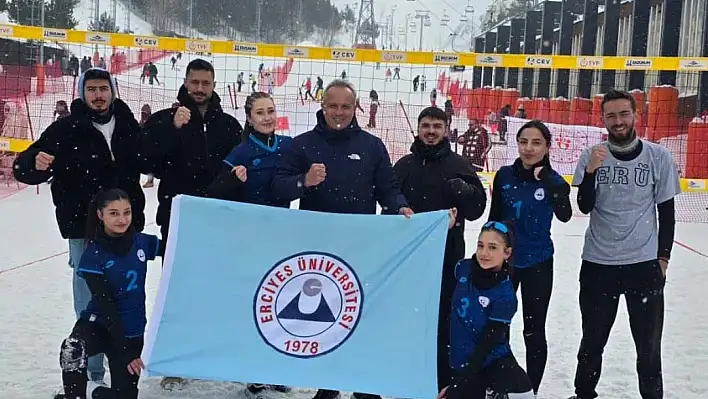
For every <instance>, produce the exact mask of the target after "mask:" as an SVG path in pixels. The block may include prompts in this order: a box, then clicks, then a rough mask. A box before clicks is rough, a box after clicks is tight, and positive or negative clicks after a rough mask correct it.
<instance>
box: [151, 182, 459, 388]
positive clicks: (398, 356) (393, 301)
mask: <svg viewBox="0 0 708 399" xmlns="http://www.w3.org/2000/svg"><path fill="white" fill-rule="evenodd" d="M447 224H448V214H447V212H446V211H438V212H430V213H421V214H416V215H414V216H413V217H412V218H411V219H406V218H404V217H402V216H381V215H342V214H329V213H322V212H309V211H300V210H294V209H283V208H272V207H266V206H259V205H250V204H242V203H236V202H227V201H220V200H213V199H205V198H196V197H190V196H178V197H176V198H175V199H174V200H173V203H172V216H171V219H170V237H169V240H168V243H167V250H166V255H165V263H164V268H163V272H162V276H161V280H160V287H159V290H158V295H157V299H156V301H155V306H154V308H153V314H152V316H151V317H150V325H149V328H148V329H147V334H148V335H147V337H146V346H145V349H144V351H143V359H144V360H145V362H146V368H147V373H148V375H153V376H155V375H162V376H175V377H185V378H197V379H204V380H217V381H258V382H259V383H264V384H283V385H288V386H297V387H307V388H325V389H335V390H343V391H358V392H369V393H376V394H380V395H383V396H392V397H405V398H423V397H433V396H435V395H436V394H437V372H436V369H437V366H436V362H435V359H436V357H437V355H436V353H437V343H436V342H437V328H436V326H437V324H436V323H437V318H438V304H439V298H440V279H441V276H442V261H443V254H444V250H445V240H446V237H447ZM235 226H237V228H236V227H235ZM264 238H265V239H264ZM411 348H415V350H411Z"/></svg>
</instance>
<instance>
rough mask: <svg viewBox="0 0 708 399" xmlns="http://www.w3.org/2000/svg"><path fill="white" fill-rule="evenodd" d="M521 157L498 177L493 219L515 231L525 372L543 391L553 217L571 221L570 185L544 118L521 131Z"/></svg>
mask: <svg viewBox="0 0 708 399" xmlns="http://www.w3.org/2000/svg"><path fill="white" fill-rule="evenodd" d="M516 142H517V143H518V147H519V158H517V159H516V161H515V162H514V164H513V165H509V166H503V167H502V168H501V169H499V171H498V172H497V173H496V175H495V176H494V183H493V185H492V203H491V206H490V211H489V220H505V221H510V222H511V223H513V225H514V231H515V233H516V247H515V248H514V263H513V266H514V278H513V282H514V291H516V290H517V289H518V288H519V286H521V302H522V307H523V313H524V342H525V344H526V371H527V372H528V375H529V378H531V383H532V384H533V389H534V392H536V393H538V388H539V386H540V385H541V379H542V378H543V372H544V370H545V368H546V360H547V357H548V344H547V343H546V316H547V314H548V305H549V303H550V300H551V290H552V288H553V253H554V248H553V241H552V240H551V221H552V220H553V215H554V214H555V215H556V217H557V218H558V220H560V221H561V222H564V223H565V222H567V221H569V220H570V218H571V216H572V213H573V210H572V208H571V206H570V198H569V196H570V186H569V185H568V183H567V182H566V181H565V180H564V179H563V177H562V176H560V175H559V174H558V173H556V171H554V170H553V168H552V167H551V162H550V160H549V157H548V151H549V149H550V147H551V132H550V130H549V129H548V127H547V126H546V125H545V124H543V122H541V121H537V120H532V121H529V122H527V123H526V124H524V125H523V126H522V127H521V129H519V131H518V132H517V134H516Z"/></svg>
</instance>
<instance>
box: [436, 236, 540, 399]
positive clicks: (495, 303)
mask: <svg viewBox="0 0 708 399" xmlns="http://www.w3.org/2000/svg"><path fill="white" fill-rule="evenodd" d="M513 245H514V237H513V232H512V230H511V229H510V228H509V226H508V225H506V224H504V223H500V222H487V223H486V224H485V225H484V226H483V227H482V231H481V232H480V234H479V238H478V240H477V251H476V253H475V255H473V256H472V258H470V259H462V260H461V261H459V262H458V263H457V265H456V266H455V280H457V285H456V287H455V291H454V293H453V296H452V309H451V311H450V367H451V368H452V370H453V377H452V384H451V385H450V386H448V387H447V388H444V389H443V390H442V391H441V392H440V395H439V396H438V398H439V399H484V398H485V397H486V393H487V388H491V389H492V390H494V392H495V393H496V394H506V395H507V396H508V398H509V399H533V397H534V394H533V390H532V388H531V382H530V381H529V378H528V376H527V375H526V373H525V372H524V370H523V369H522V368H521V366H519V364H518V363H517V361H516V359H515V358H514V355H513V354H512V352H511V347H510V346H509V338H508V336H509V334H508V332H509V324H510V323H511V319H512V318H513V316H514V314H515V313H516V308H517V299H516V295H515V294H514V287H513V284H512V282H511V279H510V272H511V271H510V266H509V262H510V259H511V256H512V247H513Z"/></svg>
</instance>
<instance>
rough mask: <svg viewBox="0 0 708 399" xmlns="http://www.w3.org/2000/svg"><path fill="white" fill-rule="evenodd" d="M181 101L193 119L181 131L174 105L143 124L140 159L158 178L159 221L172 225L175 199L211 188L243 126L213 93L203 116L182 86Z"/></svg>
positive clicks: (200, 194) (200, 193) (161, 224)
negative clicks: (180, 195) (170, 222)
mask: <svg viewBox="0 0 708 399" xmlns="http://www.w3.org/2000/svg"><path fill="white" fill-rule="evenodd" d="M177 100H178V101H179V102H180V104H181V106H183V107H187V108H189V110H190V112H191V118H190V120H189V122H188V123H187V124H185V125H184V126H182V127H181V128H179V129H177V128H176V127H175V126H174V123H173V119H174V115H175V113H176V112H177V109H175V108H168V109H163V110H161V111H158V112H156V113H155V114H153V115H152V116H151V117H150V118H149V119H148V120H147V122H145V126H144V127H143V132H142V143H141V151H140V158H141V163H142V169H143V172H144V173H152V174H154V175H155V176H156V177H158V178H159V179H161V181H160V185H159V188H158V200H159V202H160V204H159V206H158V209H157V224H158V225H160V226H167V224H168V223H169V218H170V209H171V206H172V198H173V197H175V196H176V195H178V194H187V195H194V196H204V195H205V194H206V189H207V187H208V186H209V185H210V184H211V183H212V181H213V180H214V179H215V178H216V176H217V175H218V174H219V171H221V169H222V165H223V160H224V159H225V158H226V156H227V155H228V154H229V153H230V152H231V150H232V149H233V148H234V147H235V146H236V145H238V144H239V143H240V142H241V135H242V132H243V128H242V127H241V124H240V123H239V122H238V120H236V118H234V117H233V116H231V115H229V114H227V113H226V112H224V110H223V109H222V108H221V99H220V98H219V95H218V94H216V93H213V94H212V97H211V99H210V100H209V104H208V107H207V111H206V113H205V114H204V116H203V117H202V114H201V113H200V112H199V109H198V108H197V104H196V103H195V102H194V100H192V98H191V97H190V95H189V93H188V92H187V89H186V88H185V87H184V86H182V87H181V88H180V89H179V94H178V96H177Z"/></svg>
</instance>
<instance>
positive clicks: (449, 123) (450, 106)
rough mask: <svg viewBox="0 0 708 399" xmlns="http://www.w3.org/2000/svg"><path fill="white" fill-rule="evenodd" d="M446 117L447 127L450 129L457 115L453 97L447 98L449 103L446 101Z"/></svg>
mask: <svg viewBox="0 0 708 399" xmlns="http://www.w3.org/2000/svg"><path fill="white" fill-rule="evenodd" d="M445 115H447V127H448V129H449V128H450V127H451V126H452V116H453V115H455V106H454V104H453V103H452V96H447V101H445Z"/></svg>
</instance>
